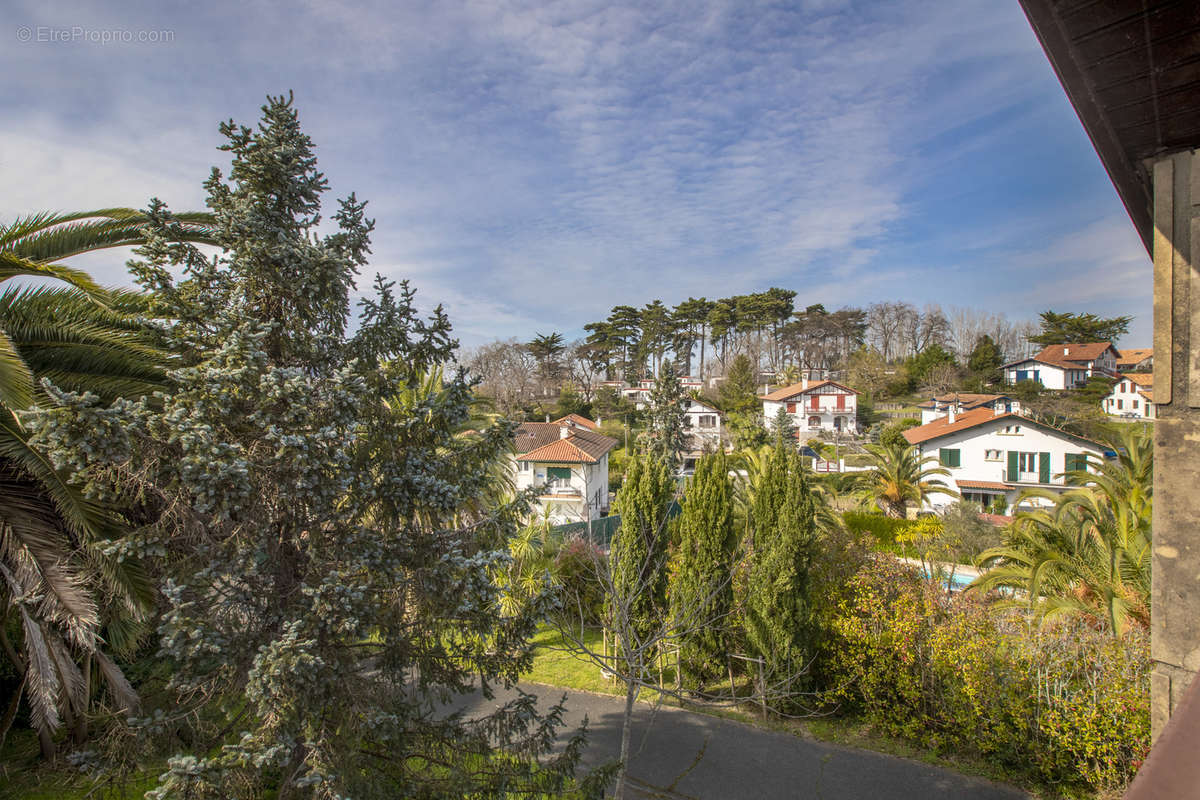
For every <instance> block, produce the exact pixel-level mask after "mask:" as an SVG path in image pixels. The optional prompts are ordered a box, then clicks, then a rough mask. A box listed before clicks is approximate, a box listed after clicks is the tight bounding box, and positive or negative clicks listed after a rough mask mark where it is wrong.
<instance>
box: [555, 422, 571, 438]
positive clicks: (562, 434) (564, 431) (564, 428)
mask: <svg viewBox="0 0 1200 800" xmlns="http://www.w3.org/2000/svg"><path fill="white" fill-rule="evenodd" d="M570 435H571V426H570V425H560V426H559V428H558V438H560V439H565V438H567V437H568V436H570Z"/></svg>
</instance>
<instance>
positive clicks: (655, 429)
mask: <svg viewBox="0 0 1200 800" xmlns="http://www.w3.org/2000/svg"><path fill="white" fill-rule="evenodd" d="M685 400H686V395H685V394H684V391H683V384H681V383H680V382H679V376H678V375H676V374H675V367H674V366H673V365H672V364H671V361H670V360H669V359H668V360H666V361H663V363H662V367H661V368H660V369H659V372H658V379H657V380H655V382H654V388H653V389H651V390H650V437H651V438H650V448H649V450H650V453H651V454H652V455H654V456H655V457H657V458H659V459H662V460H664V461H666V462H668V464H669V465H670V468H671V471H672V472H674V471H675V470H676V469H678V468H679V459H680V455H681V454H682V453H683V449H684V447H685V446H686V443H687V434H686V433H685V432H684V421H685V416H686V415H685V413H684V402H685Z"/></svg>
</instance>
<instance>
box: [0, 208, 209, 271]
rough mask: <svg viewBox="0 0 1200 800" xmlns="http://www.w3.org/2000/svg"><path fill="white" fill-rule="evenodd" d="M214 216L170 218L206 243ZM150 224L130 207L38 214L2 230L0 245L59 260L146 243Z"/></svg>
mask: <svg viewBox="0 0 1200 800" xmlns="http://www.w3.org/2000/svg"><path fill="white" fill-rule="evenodd" d="M214 219H215V218H214V217H213V215H212V214H208V213H204V212H188V213H181V214H172V215H171V217H170V221H171V222H172V223H175V225H176V227H177V229H178V231H179V233H180V234H182V237H183V238H185V239H186V240H187V241H191V242H198V243H203V244H213V243H215V231H214V229H213V223H214ZM151 223H152V220H151V218H150V217H149V216H147V215H146V214H145V212H142V211H137V210H135V209H130V208H105V209H98V210H95V211H83V212H77V213H73V214H35V215H33V216H31V217H26V218H24V219H20V220H17V222H16V223H14V224H13V225H10V226H8V227H7V228H5V229H4V230H3V231H2V232H0V245H2V246H3V247H4V249H6V250H11V251H12V252H14V253H16V254H17V255H20V256H23V257H25V258H28V259H32V260H36V261H44V262H53V261H60V260H62V259H64V258H70V257H72V256H75V255H79V254H80V253H86V252H92V251H95V250H103V249H106V248H110V247H128V246H132V245H139V244H143V243H144V242H145V241H146V234H147V228H148V226H149V225H150V224H151Z"/></svg>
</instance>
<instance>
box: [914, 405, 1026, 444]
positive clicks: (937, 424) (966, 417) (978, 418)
mask: <svg viewBox="0 0 1200 800" xmlns="http://www.w3.org/2000/svg"><path fill="white" fill-rule="evenodd" d="M1016 416H1017V415H1016V414H1012V413H1010V412H1007V411H1005V412H1002V413H1000V414H997V413H995V412H993V411H992V409H990V408H975V409H972V410H970V411H964V412H963V413H961V414H956V415H955V416H954V421H953V422H951V421H950V417H949V416H945V417H940V418H938V419H935V420H934V421H933V422H930V423H928V424H926V425H921V426H919V427H916V428H909V429H908V430H906V431H905V432H904V438H905V439H907V440H908V443H909V444H920V443H921V442H927V441H929V440H930V439H937V438H938V437H940V436H946V435H948V434H951V433H957V432H959V431H965V430H967V429H968V428H974V427H975V426H976V425H982V424H983V423H985V422H990V421H992V420H994V419H1004V418H1005V417H1016ZM1018 419H1024V418H1023V417H1018Z"/></svg>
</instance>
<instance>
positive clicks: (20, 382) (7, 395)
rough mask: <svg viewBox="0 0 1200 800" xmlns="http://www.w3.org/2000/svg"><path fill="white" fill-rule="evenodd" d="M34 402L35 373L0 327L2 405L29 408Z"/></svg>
mask: <svg viewBox="0 0 1200 800" xmlns="http://www.w3.org/2000/svg"><path fill="white" fill-rule="evenodd" d="M32 402H33V373H32V372H31V371H30V369H29V365H28V364H26V363H25V360H24V359H23V358H21V353H20V351H19V350H18V349H17V345H16V343H14V342H13V340H12V339H11V338H10V337H9V336H8V335H6V334H5V332H4V329H3V328H2V327H0V405H3V406H8V407H9V408H27V407H28V406H29V405H30V404H31V403H32Z"/></svg>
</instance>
